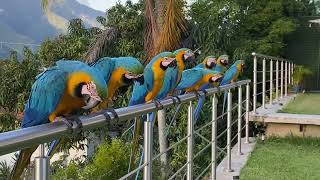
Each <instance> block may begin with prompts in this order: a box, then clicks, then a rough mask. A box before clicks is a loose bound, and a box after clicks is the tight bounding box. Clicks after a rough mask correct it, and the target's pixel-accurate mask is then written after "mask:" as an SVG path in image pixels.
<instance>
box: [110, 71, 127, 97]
mask: <svg viewBox="0 0 320 180" xmlns="http://www.w3.org/2000/svg"><path fill="white" fill-rule="evenodd" d="M125 73H126V71H125V70H124V69H123V68H121V67H120V68H118V69H116V70H115V71H113V72H112V74H111V77H110V80H109V82H108V99H109V100H110V99H112V97H113V96H114V94H115V92H116V91H117V90H118V89H119V88H120V87H122V86H124V85H125V84H124V83H123V82H122V81H121V79H122V77H123V74H125Z"/></svg>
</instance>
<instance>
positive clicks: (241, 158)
mask: <svg viewBox="0 0 320 180" xmlns="http://www.w3.org/2000/svg"><path fill="white" fill-rule="evenodd" d="M249 140H250V143H249V144H247V143H244V141H245V139H244V138H242V140H241V147H242V153H243V154H242V155H238V144H236V145H235V146H234V147H233V148H232V150H231V168H232V170H233V172H226V171H225V169H226V167H227V157H225V158H224V159H223V160H222V162H221V163H220V164H219V166H218V167H217V180H233V179H239V178H238V177H239V176H240V170H241V169H242V168H243V167H244V165H245V164H246V162H247V160H248V157H249V155H250V154H251V152H252V151H253V149H254V146H255V144H256V143H255V138H250V139H249Z"/></svg>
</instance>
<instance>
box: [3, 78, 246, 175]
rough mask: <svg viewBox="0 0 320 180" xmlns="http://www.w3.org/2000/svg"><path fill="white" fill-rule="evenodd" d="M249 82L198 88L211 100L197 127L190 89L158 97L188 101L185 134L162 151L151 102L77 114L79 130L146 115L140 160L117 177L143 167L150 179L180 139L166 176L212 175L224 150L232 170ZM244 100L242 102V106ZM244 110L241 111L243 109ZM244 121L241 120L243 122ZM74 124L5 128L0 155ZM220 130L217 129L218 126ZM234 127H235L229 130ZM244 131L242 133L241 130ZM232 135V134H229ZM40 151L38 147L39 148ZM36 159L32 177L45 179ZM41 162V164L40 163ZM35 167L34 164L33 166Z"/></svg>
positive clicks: (172, 101) (168, 102)
mask: <svg viewBox="0 0 320 180" xmlns="http://www.w3.org/2000/svg"><path fill="white" fill-rule="evenodd" d="M250 82H251V80H243V81H238V82H236V83H232V84H228V85H225V86H220V87H219V88H211V89H208V90H207V93H204V92H199V95H200V96H207V97H211V100H212V109H211V111H212V117H211V121H209V122H207V123H206V124H205V125H203V126H201V127H199V128H198V129H195V127H196V126H195V125H194V123H193V121H194V114H193V113H194V105H193V102H195V101H196V100H197V99H198V97H199V96H198V95H196V94H193V93H190V94H185V95H181V96H179V98H177V97H172V98H171V99H165V100H162V101H161V102H160V103H161V104H162V105H163V108H169V107H171V106H175V105H176V102H180V103H187V104H188V121H187V126H188V127H187V135H186V136H185V137H181V139H180V140H178V141H177V142H175V143H174V144H171V146H170V147H168V148H167V150H165V151H164V152H161V153H158V154H154V152H155V149H156V148H154V147H155V146H154V144H153V133H154V130H153V128H154V123H153V122H152V121H149V115H148V113H151V112H156V111H158V110H159V109H157V107H156V106H155V104H154V103H149V104H141V105H136V106H130V107H125V108H119V109H116V110H115V112H116V114H117V116H116V115H115V114H114V113H111V112H108V111H105V112H101V113H94V114H91V115H88V116H81V117H79V118H80V120H81V121H82V128H83V130H90V129H95V128H97V127H103V126H106V125H107V124H108V122H110V121H114V120H116V121H126V120H130V119H132V118H133V117H137V116H141V115H147V117H148V118H147V121H145V122H144V136H143V138H144V143H143V149H144V160H143V163H142V164H141V165H139V166H138V167H135V169H134V170H132V171H130V172H129V173H128V174H126V175H123V177H121V178H120V179H127V178H128V177H133V176H135V175H136V173H137V172H138V171H140V170H143V179H145V180H149V179H152V172H153V171H154V167H153V162H154V161H155V160H156V159H157V158H159V157H160V156H161V155H163V154H164V153H167V152H169V151H170V150H172V149H174V148H176V147H177V146H179V145H181V144H182V143H183V142H184V143H186V144H187V149H186V151H187V160H186V163H185V164H183V165H182V166H181V167H180V169H178V170H176V171H175V172H174V173H173V174H170V176H168V179H174V178H176V177H177V175H179V174H181V173H183V172H184V173H185V174H186V177H187V179H188V180H191V179H200V178H201V177H203V176H204V175H205V174H206V173H207V174H210V176H211V177H212V179H216V176H217V173H216V167H217V164H218V157H220V156H221V154H226V156H227V158H228V161H227V162H228V164H227V168H226V171H229V172H230V171H232V166H231V162H232V157H231V148H232V146H233V144H235V143H234V142H235V140H237V143H238V146H237V148H238V154H239V155H241V154H242V153H241V137H242V136H244V137H245V142H246V143H249V101H250ZM242 87H246V88H245V90H246V93H245V100H244V101H243V100H242V99H243V98H242V96H243V95H242V91H243V88H242ZM232 89H237V90H238V102H237V103H235V106H233V104H232V91H231V90H232ZM221 92H226V93H227V97H228V101H227V102H228V103H227V112H226V114H227V127H226V129H224V130H223V131H222V132H221V133H220V134H218V131H219V130H218V123H217V122H218V120H219V119H222V118H223V115H224V114H222V115H221V116H217V115H218V108H217V107H218V98H217V97H218V96H219V94H221ZM244 103H245V106H243V105H244ZM236 109H237V111H238V115H237V117H236V118H233V117H232V115H233V113H232V112H233V111H234V110H236ZM243 111H244V112H243ZM242 121H243V122H244V123H243V122H242ZM236 124H237V126H238V127H237V130H235V128H233V127H234V125H236ZM210 125H211V126H212V128H211V139H210V138H206V137H204V136H203V135H201V131H202V130H203V129H204V128H206V127H209V126H210ZM76 127H77V125H76V124H74V126H73V127H72V128H71V129H70V128H68V127H67V125H66V124H64V123H63V122H53V123H48V124H44V125H39V126H34V127H29V128H25V129H18V130H14V131H10V132H5V133H1V134H0V155H4V154H7V153H10V152H14V151H17V150H20V149H24V148H27V147H30V146H34V145H36V144H42V143H46V142H50V141H52V140H54V139H57V138H60V137H65V136H68V135H72V134H74V133H76V132H78V130H77V129H76ZM220 130H221V129H220ZM232 130H235V131H236V133H235V131H232ZM243 132H244V133H243ZM225 133H226V134H227V143H226V146H225V147H219V146H218V144H217V142H218V139H219V138H221V137H223V135H224V134H225ZM233 133H235V134H234V136H233V137H232V134H233ZM196 138H200V139H201V140H203V141H204V142H206V143H207V145H206V146H205V147H204V148H203V149H201V150H199V151H198V152H196V151H195V146H196V145H197V144H196V143H195V139H196ZM210 146H211V153H208V154H209V155H210V154H211V160H210V163H209V164H208V166H207V167H206V168H204V169H203V170H202V172H201V173H200V174H197V177H196V175H195V174H194V172H195V171H194V160H195V159H196V158H197V157H199V156H200V155H201V154H203V152H205V151H206V150H209V147H210ZM41 152H42V151H41ZM40 156H41V157H40V160H37V161H35V163H38V164H36V165H35V166H36V169H37V171H36V179H47V177H48V172H49V171H48V165H47V164H48V161H49V160H48V158H47V157H45V156H44V153H43V152H42V153H41V155H40ZM44 164H45V165H44ZM37 167H38V168H37ZM210 167H211V172H209V173H208V171H209V169H210Z"/></svg>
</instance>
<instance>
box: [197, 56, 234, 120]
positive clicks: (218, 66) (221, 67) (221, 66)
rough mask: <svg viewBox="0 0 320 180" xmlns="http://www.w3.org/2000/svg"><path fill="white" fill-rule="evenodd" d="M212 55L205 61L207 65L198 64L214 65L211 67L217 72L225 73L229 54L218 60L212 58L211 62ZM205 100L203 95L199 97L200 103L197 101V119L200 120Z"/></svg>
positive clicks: (204, 87)
mask: <svg viewBox="0 0 320 180" xmlns="http://www.w3.org/2000/svg"><path fill="white" fill-rule="evenodd" d="M210 57H212V56H208V57H207V58H206V59H205V60H204V62H206V65H207V66H204V65H203V63H204V62H203V63H202V64H199V65H198V66H199V67H202V68H206V69H207V68H208V67H212V68H211V69H212V70H213V71H216V72H219V73H221V75H223V73H224V72H225V71H226V69H227V65H228V60H229V57H228V55H221V56H220V57H219V58H218V60H213V58H212V60H211V64H209V63H210ZM207 88H209V87H208V86H207V85H206V86H203V87H202V90H204V89H207ZM204 102H205V97H204V96H202V97H199V100H198V103H197V106H196V108H195V111H194V118H195V121H197V120H198V117H199V115H200V111H201V109H202V106H203V105H204Z"/></svg>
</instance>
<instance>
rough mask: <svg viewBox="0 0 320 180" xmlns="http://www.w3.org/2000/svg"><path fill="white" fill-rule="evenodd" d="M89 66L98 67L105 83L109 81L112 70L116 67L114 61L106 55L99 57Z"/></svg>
mask: <svg viewBox="0 0 320 180" xmlns="http://www.w3.org/2000/svg"><path fill="white" fill-rule="evenodd" d="M90 66H92V67H94V68H96V69H98V70H99V71H100V72H101V74H102V75H103V78H104V80H105V81H106V83H108V82H109V79H110V77H111V74H112V72H113V71H114V70H115V69H116V68H115V62H114V61H113V60H112V58H108V57H104V58H101V59H99V60H98V61H96V62H95V63H93V64H91V65H90Z"/></svg>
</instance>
